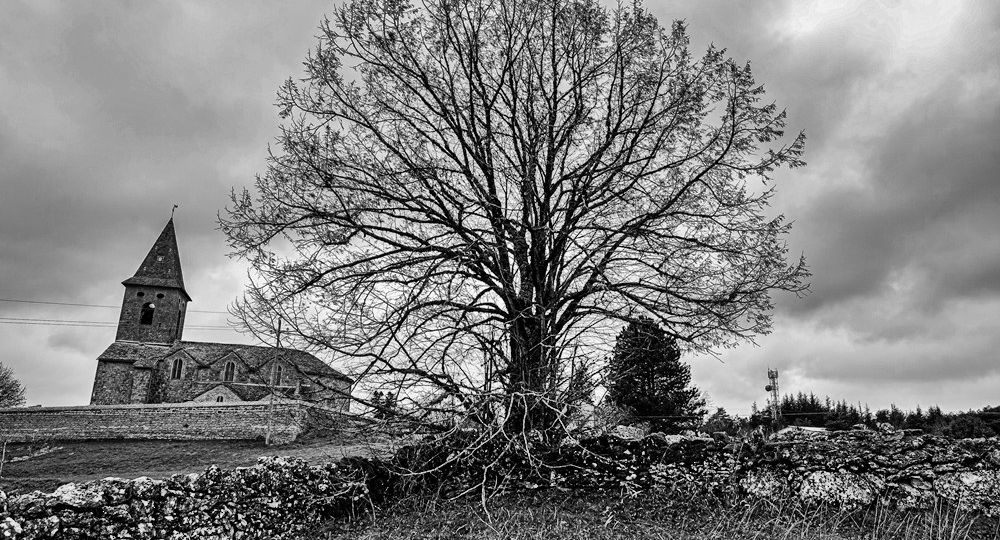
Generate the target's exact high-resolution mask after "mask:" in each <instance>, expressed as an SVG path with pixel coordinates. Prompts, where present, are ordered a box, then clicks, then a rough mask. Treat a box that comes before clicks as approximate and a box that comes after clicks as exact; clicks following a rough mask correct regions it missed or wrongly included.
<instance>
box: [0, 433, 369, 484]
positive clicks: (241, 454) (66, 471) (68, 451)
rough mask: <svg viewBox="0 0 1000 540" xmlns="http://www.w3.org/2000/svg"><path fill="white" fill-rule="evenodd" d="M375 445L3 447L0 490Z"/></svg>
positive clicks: (336, 453)
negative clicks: (4, 455)
mask: <svg viewBox="0 0 1000 540" xmlns="http://www.w3.org/2000/svg"><path fill="white" fill-rule="evenodd" d="M386 447H387V444H386V443H385V442H384V441H379V440H361V441H359V440H353V441H352V442H351V443H346V442H344V441H341V440H338V439H336V438H319V439H312V440H306V441H302V442H297V443H293V444H289V445H282V446H270V447H268V446H264V443H263V442H262V441H88V442H58V441H46V442H36V443H31V444H27V443H24V444H8V445H7V451H6V459H5V462H4V463H3V469H2V471H0V490H4V491H6V492H8V493H23V492H26V491H32V490H36V489H37V490H41V491H51V490H53V489H55V488H56V487H58V486H60V485H62V484H64V483H66V482H81V481H86V480H96V479H99V478H105V477H108V476H117V477H121V478H136V477H139V476H149V477H152V478H164V477H167V476H170V475H172V474H177V473H193V472H202V471H204V470H205V469H206V468H207V467H208V466H210V465H218V466H219V467H223V468H232V467H242V466H248V465H253V464H254V463H256V461H257V458H259V457H261V456H274V455H280V456H294V457H299V458H302V459H305V460H306V461H308V462H310V463H325V462H331V461H337V460H339V459H340V458H342V457H345V456H357V455H371V454H373V453H378V452H380V451H381V450H383V449H384V448H386Z"/></svg>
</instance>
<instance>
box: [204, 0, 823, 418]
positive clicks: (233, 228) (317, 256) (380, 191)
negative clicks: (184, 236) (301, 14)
mask: <svg viewBox="0 0 1000 540" xmlns="http://www.w3.org/2000/svg"><path fill="white" fill-rule="evenodd" d="M305 69H306V73H305V74H304V76H303V77H301V78H299V79H297V80H291V79H290V80H289V81H288V82H287V83H285V85H284V86H282V88H281V89H280V91H279V96H278V106H279V108H280V114H281V116H282V118H283V119H285V122H286V123H285V125H283V126H282V135H281V140H280V148H279V151H278V152H276V153H274V154H273V155H271V156H270V160H269V165H268V170H267V172H266V174H264V175H263V176H261V177H259V178H258V180H257V183H256V188H255V190H254V191H253V192H250V191H243V192H241V193H235V194H234V196H233V201H232V206H231V207H230V208H229V209H228V211H227V214H226V215H225V217H223V218H222V219H221V226H222V229H223V230H224V232H225V234H226V235H227V237H228V240H229V243H230V245H231V246H232V247H233V248H234V250H235V253H236V254H238V255H239V256H241V257H242V258H244V259H245V260H247V261H248V262H249V263H250V265H251V267H252V284H251V287H250V288H249V290H248V291H247V293H246V295H245V297H244V299H243V301H241V302H240V304H239V306H238V307H237V310H238V312H239V316H240V318H241V319H242V322H243V323H244V325H245V326H246V327H247V328H249V329H250V330H251V331H253V333H254V334H255V335H274V334H275V332H276V321H275V320H274V317H273V316H272V314H274V313H277V314H278V318H280V319H281V320H283V322H284V327H283V328H284V332H283V334H282V335H283V336H285V337H286V338H288V339H290V340H292V341H295V342H297V344H300V345H301V346H302V347H307V348H317V349H326V350H329V351H332V352H334V353H335V354H336V355H337V356H338V357H340V358H347V359H351V360H352V361H353V362H354V364H355V366H356V368H357V369H356V370H355V371H356V372H358V373H363V374H364V377H365V379H367V380H362V381H361V382H360V384H362V385H364V384H366V383H367V382H368V381H373V382H372V384H383V383H385V382H386V381H387V380H389V381H391V382H392V384H394V385H396V386H398V387H400V388H402V389H403V392H402V393H401V394H400V400H401V401H408V403H400V408H401V409H403V410H407V411H409V410H413V409H415V408H417V407H419V408H422V409H425V410H431V411H434V412H438V411H448V412H451V413H453V414H462V415H466V416H468V417H469V418H470V419H472V420H474V421H476V422H480V423H483V424H491V425H496V424H506V425H505V429H507V430H509V431H515V432H519V431H526V430H530V429H536V428H537V429H542V430H546V429H549V428H551V427H552V426H553V425H554V424H556V423H558V422H559V419H560V418H559V412H560V411H561V410H563V409H564V405H565V402H566V399H567V394H566V390H567V387H568V385H569V382H570V378H571V376H572V373H571V372H572V369H571V368H572V366H573V365H575V364H578V363H579V362H580V361H583V360H591V361H592V360H594V359H597V358H601V357H603V356H604V355H606V354H607V352H608V351H607V349H606V348H603V349H602V343H609V340H608V338H609V337H610V336H611V335H612V334H613V332H614V331H615V329H617V328H619V327H620V325H621V324H622V322H633V321H635V320H637V318H638V316H639V315H640V314H644V315H645V316H648V317H651V318H653V319H654V320H656V321H657V322H658V323H660V324H662V325H663V326H664V327H665V328H668V329H669V330H670V332H671V334H674V335H677V336H679V337H680V338H682V339H683V340H685V342H686V343H687V344H689V345H690V346H691V347H693V348H697V349H701V350H712V349H716V348H719V347H725V346H728V345H733V344H736V343H739V342H743V341H745V340H749V339H752V338H753V337H754V336H757V335H760V334H764V333H767V332H768V331H769V330H770V327H771V317H770V311H771V309H772V300H771V295H772V293H773V292H775V291H791V292H795V293H801V292H803V291H804V290H805V289H806V284H805V281H804V280H805V278H806V277H807V276H808V272H807V270H806V267H805V264H804V261H803V260H802V259H800V260H797V261H794V262H792V263H791V264H789V262H788V260H787V258H788V253H787V246H786V245H785V242H784V237H785V236H786V235H787V233H788V232H789V230H790V225H789V223H788V222H787V221H786V220H785V219H784V217H783V216H776V217H775V216H773V215H771V214H770V213H769V212H767V207H768V205H769V203H770V201H771V198H772V196H773V194H774V192H773V182H772V180H773V173H774V171H775V170H776V169H778V168H781V167H786V166H787V167H797V166H800V165H802V164H803V161H802V160H801V154H802V152H803V148H804V140H805V138H804V135H803V134H799V135H798V136H795V137H792V138H790V140H786V141H783V138H784V132H783V130H784V127H785V123H786V118H785V113H784V111H782V110H781V109H779V108H778V107H777V106H776V105H775V104H773V103H771V102H770V100H768V99H767V98H766V96H765V94H764V89H763V87H762V86H761V85H760V84H759V83H758V82H757V81H755V80H754V77H753V74H752V72H751V69H750V65H749V63H747V64H740V63H737V62H735V61H733V60H732V59H731V58H728V57H727V56H726V54H725V51H723V50H719V49H717V48H715V47H710V48H709V49H708V50H707V51H706V52H705V54H704V55H703V56H701V57H697V56H695V55H692V54H691V52H690V50H689V38H688V36H687V33H686V29H685V26H684V24H683V23H681V22H676V23H674V24H673V25H672V26H671V27H670V28H663V27H661V26H660V24H659V23H658V21H657V20H656V19H655V18H654V17H653V16H652V15H651V14H650V13H649V12H648V11H647V10H645V9H644V8H643V7H642V6H641V4H640V3H639V2H638V1H635V2H631V3H630V2H625V3H621V4H619V5H618V6H617V7H614V8H605V7H602V5H601V3H599V2H598V1H597V0H528V1H524V2H513V3H511V2H496V1H493V0H429V1H426V2H421V3H411V2H408V1H405V0H402V1H387V2H382V1H374V0H351V1H348V2H346V3H343V4H339V5H337V6H335V7H334V8H333V12H332V14H331V16H330V17H329V19H328V20H327V21H325V22H324V23H323V26H322V27H321V31H320V36H319V43H318V45H317V47H316V48H315V50H314V52H313V53H311V54H310V55H309V56H308V57H307V59H306V61H305ZM410 405H413V407H411V406H410Z"/></svg>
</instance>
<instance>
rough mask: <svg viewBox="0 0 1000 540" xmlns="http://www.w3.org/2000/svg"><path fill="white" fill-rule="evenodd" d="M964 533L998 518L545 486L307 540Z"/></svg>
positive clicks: (938, 539) (396, 512) (918, 538)
mask: <svg viewBox="0 0 1000 540" xmlns="http://www.w3.org/2000/svg"><path fill="white" fill-rule="evenodd" d="M383 538H384V539H389V540H403V539H435V538H458V539H470V540H471V539H483V540H486V539H491V540H492V539H500V538H502V539H524V540H528V539H552V540H577V539H579V540H582V539H594V540H604V539H612V538H614V539H657V540H674V539H677V540H681V539H684V540H709V539H740V540H744V539H747V540H750V539H755V540H758V539H759V540H765V539H767V540H770V539H788V540H794V539H799V540H835V539H837V540H841V539H859V540H860V539H864V540H896V539H899V540H960V539H995V538H1000V529H998V522H997V521H996V520H995V519H990V518H986V517H983V516H973V515H970V514H968V513H966V512H963V511H961V510H958V509H955V508H947V507H943V506H942V507H938V508H934V509H931V510H928V511H926V512H900V511H896V510H889V509H887V508H886V507H884V506H877V507H875V508H873V509H870V510H864V511H855V512H847V511H842V510H835V509H824V508H803V507H801V506H798V505H793V504H789V505H778V504H772V503H768V502H757V503H748V502H746V501H736V502H725V501H719V500H705V499H694V500H692V499H684V498H680V497H671V496H669V495H664V494H660V495H655V494H653V495H648V496H643V495H640V496H639V497H638V498H635V499H630V500H622V499H618V498H614V497H608V496H595V495H584V496H581V495H579V494H567V493H559V492H542V493H537V494H533V495H520V496H515V495H508V496H503V497H497V498H494V499H492V500H490V501H489V502H488V503H487V504H486V506H485V508H484V506H483V504H482V502H481V501H478V500H468V499H466V500H458V501H444V500H438V499H435V498H433V497H421V498H413V499H409V500H406V501H402V502H400V503H398V504H396V505H394V506H393V507H391V508H388V509H384V510H383V511H382V512H380V513H379V514H377V516H376V517H375V519H371V518H366V519H359V520H354V521H340V522H331V523H326V524H324V525H322V526H320V527H318V528H317V529H316V530H315V531H313V532H312V533H311V535H310V536H309V537H308V540H374V539H383Z"/></svg>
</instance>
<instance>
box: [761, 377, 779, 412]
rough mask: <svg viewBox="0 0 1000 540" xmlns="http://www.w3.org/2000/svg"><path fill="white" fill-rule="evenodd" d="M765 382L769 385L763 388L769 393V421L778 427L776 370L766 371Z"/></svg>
mask: <svg viewBox="0 0 1000 540" xmlns="http://www.w3.org/2000/svg"><path fill="white" fill-rule="evenodd" d="M767 380H768V381H770V384H768V385H767V386H765V387H764V390H767V391H768V392H770V393H771V421H772V422H774V425H778V370H776V369H768V370H767Z"/></svg>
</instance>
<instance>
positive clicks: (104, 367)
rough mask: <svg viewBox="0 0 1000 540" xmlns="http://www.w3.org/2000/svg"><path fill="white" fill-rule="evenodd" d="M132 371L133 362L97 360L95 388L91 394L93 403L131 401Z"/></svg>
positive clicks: (107, 403)
mask: <svg viewBox="0 0 1000 540" xmlns="http://www.w3.org/2000/svg"><path fill="white" fill-rule="evenodd" d="M132 371H133V368H132V364H127V363H121V362H107V361H99V362H97V374H96V375H95V376H94V390H93V392H92V393H91V395H90V403H91V405H111V404H116V403H129V402H130V401H131V396H132Z"/></svg>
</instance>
